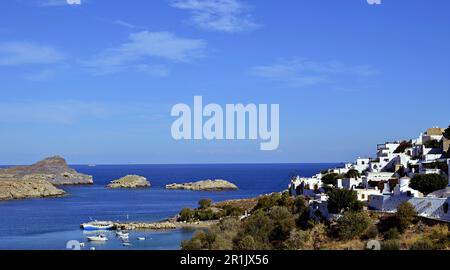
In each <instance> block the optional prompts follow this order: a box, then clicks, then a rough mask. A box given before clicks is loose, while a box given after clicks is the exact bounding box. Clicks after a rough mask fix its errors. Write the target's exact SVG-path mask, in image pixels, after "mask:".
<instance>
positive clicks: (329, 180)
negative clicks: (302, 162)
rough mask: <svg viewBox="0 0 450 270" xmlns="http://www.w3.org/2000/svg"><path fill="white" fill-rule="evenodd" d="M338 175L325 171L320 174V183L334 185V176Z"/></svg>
mask: <svg viewBox="0 0 450 270" xmlns="http://www.w3.org/2000/svg"><path fill="white" fill-rule="evenodd" d="M337 176H338V174H337V173H327V174H325V175H324V176H322V183H324V184H326V185H332V186H336V177H337Z"/></svg>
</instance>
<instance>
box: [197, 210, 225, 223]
mask: <svg viewBox="0 0 450 270" xmlns="http://www.w3.org/2000/svg"><path fill="white" fill-rule="evenodd" d="M220 217H221V214H220V213H219V212H214V211H213V210H211V209H200V210H197V211H195V218H197V219H198V220H202V221H204V220H216V219H219V218H220Z"/></svg>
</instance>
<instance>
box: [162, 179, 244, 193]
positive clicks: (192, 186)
mask: <svg viewBox="0 0 450 270" xmlns="http://www.w3.org/2000/svg"><path fill="white" fill-rule="evenodd" d="M166 189H183V190H194V191H222V190H237V189H239V188H238V187H237V186H236V185H235V184H233V183H231V182H228V181H226V180H222V179H216V180H202V181H197V182H189V183H182V184H177V183H173V184H169V185H166Z"/></svg>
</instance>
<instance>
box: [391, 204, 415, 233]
mask: <svg viewBox="0 0 450 270" xmlns="http://www.w3.org/2000/svg"><path fill="white" fill-rule="evenodd" d="M416 215H417V212H416V209H415V208H414V206H413V205H412V204H410V203H409V202H403V203H401V204H400V205H399V206H398V207H397V212H396V213H395V216H394V217H395V221H396V225H397V228H398V229H399V231H400V232H404V231H405V230H406V229H407V228H408V227H409V226H410V225H411V224H412V223H413V222H414V219H415V218H416Z"/></svg>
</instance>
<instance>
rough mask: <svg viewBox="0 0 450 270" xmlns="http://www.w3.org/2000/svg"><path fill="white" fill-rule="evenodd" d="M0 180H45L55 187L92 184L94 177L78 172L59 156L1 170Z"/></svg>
mask: <svg viewBox="0 0 450 270" xmlns="http://www.w3.org/2000/svg"><path fill="white" fill-rule="evenodd" d="M0 180H26V181H28V180H30V181H33V180H45V181H48V182H50V183H52V184H54V185H80V184H92V183H93V180H92V176H90V175H85V174H81V173H78V172H76V171H75V170H74V169H72V168H70V167H69V166H68V165H67V163H66V161H65V160H64V159H63V158H62V157H59V156H54V157H50V158H46V159H44V160H42V161H39V162H37V163H35V164H33V165H29V166H17V167H12V168H7V169H0Z"/></svg>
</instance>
